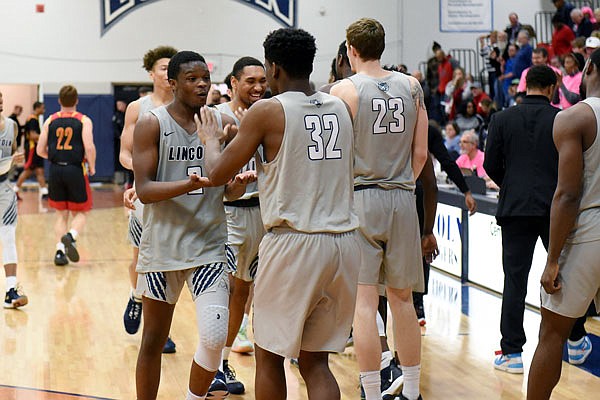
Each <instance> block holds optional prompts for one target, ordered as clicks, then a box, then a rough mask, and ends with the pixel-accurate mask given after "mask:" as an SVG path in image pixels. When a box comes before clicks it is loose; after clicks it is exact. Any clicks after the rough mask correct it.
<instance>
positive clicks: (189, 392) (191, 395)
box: [185, 388, 206, 400]
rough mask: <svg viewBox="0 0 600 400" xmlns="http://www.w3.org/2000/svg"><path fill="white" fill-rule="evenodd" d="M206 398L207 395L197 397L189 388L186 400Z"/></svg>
mask: <svg viewBox="0 0 600 400" xmlns="http://www.w3.org/2000/svg"><path fill="white" fill-rule="evenodd" d="M205 398H206V395H204V396H197V395H195V394H194V393H192V391H191V390H190V388H188V392H187V396H185V400H204V399H205Z"/></svg>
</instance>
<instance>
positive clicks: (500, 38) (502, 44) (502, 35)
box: [497, 31, 516, 55]
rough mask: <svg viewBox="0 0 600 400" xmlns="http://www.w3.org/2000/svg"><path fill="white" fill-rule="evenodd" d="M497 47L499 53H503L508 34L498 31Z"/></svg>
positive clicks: (506, 45) (506, 44)
mask: <svg viewBox="0 0 600 400" xmlns="http://www.w3.org/2000/svg"><path fill="white" fill-rule="evenodd" d="M515 42H516V40H515ZM497 46H498V49H499V50H500V55H503V54H504V52H505V51H506V48H507V47H508V35H507V34H506V32H504V31H498V43H497Z"/></svg>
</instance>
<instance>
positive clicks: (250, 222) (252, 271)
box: [225, 206, 265, 282]
mask: <svg viewBox="0 0 600 400" xmlns="http://www.w3.org/2000/svg"><path fill="white" fill-rule="evenodd" d="M225 213H226V215H227V244H226V245H225V250H226V254H227V264H228V267H229V270H230V271H235V272H233V275H234V276H235V277H236V278H238V279H241V280H243V281H246V282H252V281H253V280H254V278H255V277H256V271H257V269H258V247H259V245H260V242H261V240H262V238H263V236H264V235H265V228H264V226H263V223H262V219H261V216H260V207H259V206H256V207H235V206H225Z"/></svg>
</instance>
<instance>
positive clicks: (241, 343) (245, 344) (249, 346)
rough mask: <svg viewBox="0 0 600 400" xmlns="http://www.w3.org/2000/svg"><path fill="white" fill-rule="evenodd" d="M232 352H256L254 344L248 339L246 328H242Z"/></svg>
mask: <svg viewBox="0 0 600 400" xmlns="http://www.w3.org/2000/svg"><path fill="white" fill-rule="evenodd" d="M231 350H232V351H235V352H236V353H252V352H253V351H254V344H253V343H252V342H251V341H250V340H249V339H248V335H246V328H242V327H240V330H239V331H238V334H237V336H236V337H235V340H234V341H233V345H232V346H231Z"/></svg>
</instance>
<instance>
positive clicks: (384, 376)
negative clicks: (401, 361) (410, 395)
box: [381, 359, 404, 400]
mask: <svg viewBox="0 0 600 400" xmlns="http://www.w3.org/2000/svg"><path fill="white" fill-rule="evenodd" d="M403 383H404V376H402V370H401V369H400V368H399V367H398V365H396V361H395V360H394V359H392V360H391V361H390V365H388V366H387V367H386V368H384V369H382V370H381V395H382V396H383V400H393V399H394V397H395V396H396V395H397V394H398V393H400V388H401V387H402V384H403Z"/></svg>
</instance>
